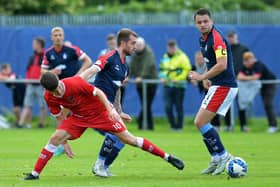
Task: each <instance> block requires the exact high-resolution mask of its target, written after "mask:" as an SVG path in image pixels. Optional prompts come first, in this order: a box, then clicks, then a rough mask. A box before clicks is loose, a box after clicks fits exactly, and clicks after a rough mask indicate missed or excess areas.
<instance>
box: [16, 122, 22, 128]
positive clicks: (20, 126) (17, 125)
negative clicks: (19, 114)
mask: <svg viewBox="0 0 280 187" xmlns="http://www.w3.org/2000/svg"><path fill="white" fill-rule="evenodd" d="M15 127H16V128H18V129H22V128H23V125H20V124H18V123H16V125H15Z"/></svg>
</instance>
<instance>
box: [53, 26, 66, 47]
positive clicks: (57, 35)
mask: <svg viewBox="0 0 280 187" xmlns="http://www.w3.org/2000/svg"><path fill="white" fill-rule="evenodd" d="M51 33H52V36H51V38H52V41H53V45H54V46H62V45H63V42H64V30H63V28H62V27H54V28H52V31H51Z"/></svg>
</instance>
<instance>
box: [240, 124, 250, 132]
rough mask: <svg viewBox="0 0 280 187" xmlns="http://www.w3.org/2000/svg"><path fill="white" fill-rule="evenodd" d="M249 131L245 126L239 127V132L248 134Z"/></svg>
mask: <svg viewBox="0 0 280 187" xmlns="http://www.w3.org/2000/svg"><path fill="white" fill-rule="evenodd" d="M249 131H250V129H249V128H248V127H247V126H246V125H245V126H243V127H241V132H249Z"/></svg>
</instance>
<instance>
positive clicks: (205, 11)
mask: <svg viewBox="0 0 280 187" xmlns="http://www.w3.org/2000/svg"><path fill="white" fill-rule="evenodd" d="M197 15H200V16H204V15H207V16H209V18H212V16H211V12H210V11H209V10H208V9H206V8H200V9H198V10H197V11H195V13H194V15H193V19H194V20H195V18H196V16H197Z"/></svg>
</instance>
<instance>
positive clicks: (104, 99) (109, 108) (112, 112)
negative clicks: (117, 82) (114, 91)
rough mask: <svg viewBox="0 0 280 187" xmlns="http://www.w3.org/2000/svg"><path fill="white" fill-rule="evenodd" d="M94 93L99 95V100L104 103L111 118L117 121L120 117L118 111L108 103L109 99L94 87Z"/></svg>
mask: <svg viewBox="0 0 280 187" xmlns="http://www.w3.org/2000/svg"><path fill="white" fill-rule="evenodd" d="M94 95H96V96H97V97H99V99H100V101H101V102H102V103H103V104H104V106H105V108H106V110H107V111H108V113H109V116H110V118H111V120H113V121H119V120H120V119H121V118H120V115H119V114H118V112H117V111H116V110H115V108H114V107H113V105H112V104H111V103H110V101H109V100H108V99H107V97H106V96H105V94H104V93H103V92H102V91H101V90H100V89H98V88H96V87H95V91H94Z"/></svg>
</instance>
